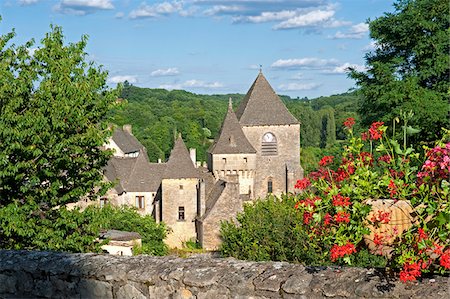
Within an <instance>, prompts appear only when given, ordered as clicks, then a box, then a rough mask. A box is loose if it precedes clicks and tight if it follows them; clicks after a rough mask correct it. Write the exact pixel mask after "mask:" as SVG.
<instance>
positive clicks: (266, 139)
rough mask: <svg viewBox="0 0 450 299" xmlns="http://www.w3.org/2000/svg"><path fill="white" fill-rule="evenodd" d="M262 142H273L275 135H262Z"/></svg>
mask: <svg viewBox="0 0 450 299" xmlns="http://www.w3.org/2000/svg"><path fill="white" fill-rule="evenodd" d="M263 141H264V142H275V136H274V135H273V134H272V133H266V134H264V136H263Z"/></svg>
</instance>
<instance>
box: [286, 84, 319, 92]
mask: <svg viewBox="0 0 450 299" xmlns="http://www.w3.org/2000/svg"><path fill="white" fill-rule="evenodd" d="M321 85H322V84H318V83H288V84H281V85H280V86H278V89H279V90H280V91H296V90H311V89H317V88H319V87H320V86H321Z"/></svg>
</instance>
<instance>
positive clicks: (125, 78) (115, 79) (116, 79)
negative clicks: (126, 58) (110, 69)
mask: <svg viewBox="0 0 450 299" xmlns="http://www.w3.org/2000/svg"><path fill="white" fill-rule="evenodd" d="M125 81H128V82H129V83H137V82H138V80H137V76H133V75H125V76H114V77H111V78H109V79H108V82H109V83H122V82H125Z"/></svg>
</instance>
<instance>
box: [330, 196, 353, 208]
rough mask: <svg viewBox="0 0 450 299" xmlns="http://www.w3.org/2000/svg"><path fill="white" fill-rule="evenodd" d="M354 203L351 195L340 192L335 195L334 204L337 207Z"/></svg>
mask: <svg viewBox="0 0 450 299" xmlns="http://www.w3.org/2000/svg"><path fill="white" fill-rule="evenodd" d="M351 204H352V203H351V202H350V197H344V196H342V195H340V194H338V195H333V206H335V207H348V206H350V205H351Z"/></svg>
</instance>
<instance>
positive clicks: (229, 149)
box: [208, 98, 256, 154]
mask: <svg viewBox="0 0 450 299" xmlns="http://www.w3.org/2000/svg"><path fill="white" fill-rule="evenodd" d="M208 152H209V153H211V154H246V153H256V150H255V149H254V148H253V146H252V145H251V144H250V142H249V141H248V139H247V137H245V134H244V132H243V131H242V128H241V125H240V124H239V121H238V119H237V117H236V114H235V113H234V111H233V106H232V103H231V98H230V102H229V104H228V112H227V115H226V116H225V119H224V121H223V123H222V128H221V129H220V134H219V138H218V139H217V140H215V141H214V144H213V145H212V146H211V148H210V149H209V150H208Z"/></svg>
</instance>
